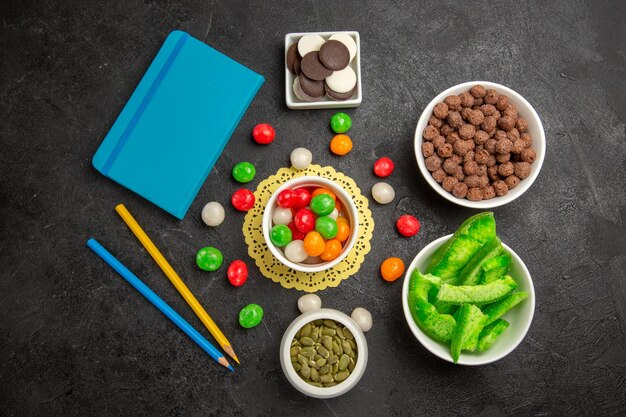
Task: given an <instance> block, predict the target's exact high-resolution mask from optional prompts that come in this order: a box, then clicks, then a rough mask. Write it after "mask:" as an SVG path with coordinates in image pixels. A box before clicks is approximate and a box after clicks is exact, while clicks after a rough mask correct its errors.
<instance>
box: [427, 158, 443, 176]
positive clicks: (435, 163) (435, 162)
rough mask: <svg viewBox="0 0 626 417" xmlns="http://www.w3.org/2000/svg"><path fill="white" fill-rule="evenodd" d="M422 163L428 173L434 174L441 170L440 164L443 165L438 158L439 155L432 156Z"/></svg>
mask: <svg viewBox="0 0 626 417" xmlns="http://www.w3.org/2000/svg"><path fill="white" fill-rule="evenodd" d="M424 163H425V164H426V169H427V170H429V171H430V172H434V171H437V170H438V169H439V168H441V164H442V163H443V161H442V159H441V158H440V157H439V155H436V154H433V155H431V156H429V157H428V158H426V159H425V160H424Z"/></svg>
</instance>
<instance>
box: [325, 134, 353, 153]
mask: <svg viewBox="0 0 626 417" xmlns="http://www.w3.org/2000/svg"><path fill="white" fill-rule="evenodd" d="M351 150H352V139H350V136H348V135H335V137H334V138H333V139H332V140H331V141H330V151H331V152H332V153H334V154H335V155H339V156H343V155H345V154H347V153H348V152H350V151H351Z"/></svg>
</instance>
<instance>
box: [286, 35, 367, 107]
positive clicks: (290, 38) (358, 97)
mask: <svg viewBox="0 0 626 417" xmlns="http://www.w3.org/2000/svg"><path fill="white" fill-rule="evenodd" d="M335 33H345V34H346V35H348V36H351V37H352V39H354V42H355V43H356V56H355V57H354V59H353V60H352V61H351V62H350V64H348V65H349V66H351V67H352V69H353V70H354V72H355V73H356V94H355V96H354V98H351V99H350V100H343V101H337V100H333V99H330V98H328V97H327V96H326V95H324V97H323V98H322V99H321V100H320V101H314V102H308V101H301V100H300V99H298V97H296V95H295V94H294V93H293V81H294V79H295V77H296V76H295V75H294V74H292V73H291V71H289V68H287V51H288V50H289V47H290V46H291V45H292V44H294V43H295V42H297V41H299V40H300V38H301V37H303V36H304V35H320V36H321V37H322V38H324V39H328V38H329V37H330V36H332V35H334V34H335ZM283 61H284V63H285V64H284V65H285V98H286V101H287V107H289V108H290V109H293V110H311V109H342V108H349V107H358V106H360V105H361V101H363V92H362V89H361V83H362V79H361V38H360V37H359V32H353V31H339V32H300V33H288V34H286V35H285V54H284V56H283Z"/></svg>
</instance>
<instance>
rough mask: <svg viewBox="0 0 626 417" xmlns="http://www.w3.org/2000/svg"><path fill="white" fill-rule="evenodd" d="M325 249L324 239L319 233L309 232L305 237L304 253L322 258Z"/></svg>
mask: <svg viewBox="0 0 626 417" xmlns="http://www.w3.org/2000/svg"><path fill="white" fill-rule="evenodd" d="M325 248H326V243H324V238H323V237H322V235H320V234H319V233H317V232H315V231H313V232H309V233H307V234H306V236H305V237H304V251H305V252H306V253H307V254H308V255H309V256H320V255H321V254H322V252H324V249H325Z"/></svg>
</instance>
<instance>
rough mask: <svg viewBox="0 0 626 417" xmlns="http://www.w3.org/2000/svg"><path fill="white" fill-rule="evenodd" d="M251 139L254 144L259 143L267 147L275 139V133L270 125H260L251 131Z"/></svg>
mask: <svg viewBox="0 0 626 417" xmlns="http://www.w3.org/2000/svg"><path fill="white" fill-rule="evenodd" d="M252 137H253V138H254V140H255V141H256V143H260V144H261V145H267V144H268V143H272V142H273V141H274V137H276V131H275V130H274V128H273V127H272V126H271V125H268V124H267V123H262V124H259V125H256V126H254V130H253V131H252Z"/></svg>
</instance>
